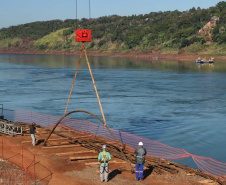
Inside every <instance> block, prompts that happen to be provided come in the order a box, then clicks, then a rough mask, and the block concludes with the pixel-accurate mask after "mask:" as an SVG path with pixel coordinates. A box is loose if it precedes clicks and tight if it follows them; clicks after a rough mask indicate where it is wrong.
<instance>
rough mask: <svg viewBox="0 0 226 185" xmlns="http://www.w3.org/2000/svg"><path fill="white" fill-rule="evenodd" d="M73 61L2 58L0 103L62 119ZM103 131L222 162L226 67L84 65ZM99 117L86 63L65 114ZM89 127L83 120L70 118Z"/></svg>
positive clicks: (113, 60)
mask: <svg viewBox="0 0 226 185" xmlns="http://www.w3.org/2000/svg"><path fill="white" fill-rule="evenodd" d="M78 60H79V57H78V56H62V55H59V56H58V55H6V54H4V55H0V69H1V73H0V95H1V96H0V103H3V104H4V107H5V108H8V109H19V110H26V111H34V112H40V113H44V114H51V115H56V116H62V115H63V113H64V109H65V106H66V103H67V99H68V95H69V92H70V88H71V84H72V81H73V77H74V73H75V70H76V67H77V63H78ZM89 60H90V63H91V67H92V72H93V75H94V78H95V82H96V85H97V89H98V93H99V96H100V99H101V102H102V106H103V110H104V113H105V116H106V120H107V124H108V125H109V126H110V127H113V128H117V129H122V130H124V131H128V132H131V133H134V134H138V135H142V136H144V137H147V138H150V139H153V140H157V141H160V142H163V143H164V144H167V145H170V146H173V147H176V148H181V149H185V150H187V151H188V152H190V153H193V154H197V155H201V156H208V157H212V158H214V159H217V160H219V161H222V162H226V159H225V153H226V147H225V143H226V137H225V129H226V124H225V119H226V93H225V90H226V62H220V61H216V62H215V63H214V65H209V64H203V65H197V64H195V63H194V62H192V61H191V62H182V61H175V62H168V61H155V60H153V61H145V60H141V59H137V58H132V59H131V58H123V57H89ZM71 110H86V111H90V112H92V113H94V114H96V115H98V116H100V117H101V113H100V109H99V105H98V101H97V99H96V94H95V91H94V89H93V84H92V81H91V77H90V74H89V71H88V69H87V64H86V61H85V59H84V58H83V60H82V63H81V67H80V70H79V72H78V75H77V78H76V82H75V87H74V90H73V93H72V97H71V101H70V104H69V107H68V111H71ZM75 116H76V117H75V118H76V119H89V120H91V121H94V122H96V120H92V118H90V117H89V116H88V115H84V114H78V115H75Z"/></svg>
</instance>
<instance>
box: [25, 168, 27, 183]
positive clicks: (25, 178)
mask: <svg viewBox="0 0 226 185" xmlns="http://www.w3.org/2000/svg"><path fill="white" fill-rule="evenodd" d="M25 185H27V167H25Z"/></svg>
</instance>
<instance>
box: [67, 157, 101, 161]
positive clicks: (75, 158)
mask: <svg viewBox="0 0 226 185" xmlns="http://www.w3.org/2000/svg"><path fill="white" fill-rule="evenodd" d="M97 158H98V156H79V157H70V160H71V161H76V160H86V159H97Z"/></svg>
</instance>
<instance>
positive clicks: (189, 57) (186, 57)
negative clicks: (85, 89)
mask: <svg viewBox="0 0 226 185" xmlns="http://www.w3.org/2000/svg"><path fill="white" fill-rule="evenodd" d="M0 54H25V55H26V54H38V55H80V54H81V52H80V51H77V52H62V51H49V52H44V51H29V50H27V51H13V50H0ZM87 55H88V56H107V57H128V58H140V59H145V60H150V61H152V60H155V61H158V60H164V61H169V62H170V61H196V60H197V58H198V57H201V58H206V59H209V58H211V57H214V58H215V61H217V60H218V61H224V62H226V56H218V55H203V54H202V55H199V54H191V53H183V54H162V53H160V52H150V53H148V52H146V53H137V52H134V53H133V52H132V51H131V52H127V53H107V52H103V51H87Z"/></svg>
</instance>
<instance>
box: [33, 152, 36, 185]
mask: <svg viewBox="0 0 226 185" xmlns="http://www.w3.org/2000/svg"><path fill="white" fill-rule="evenodd" d="M33 162H34V184H36V176H35V154H34V161H33Z"/></svg>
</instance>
